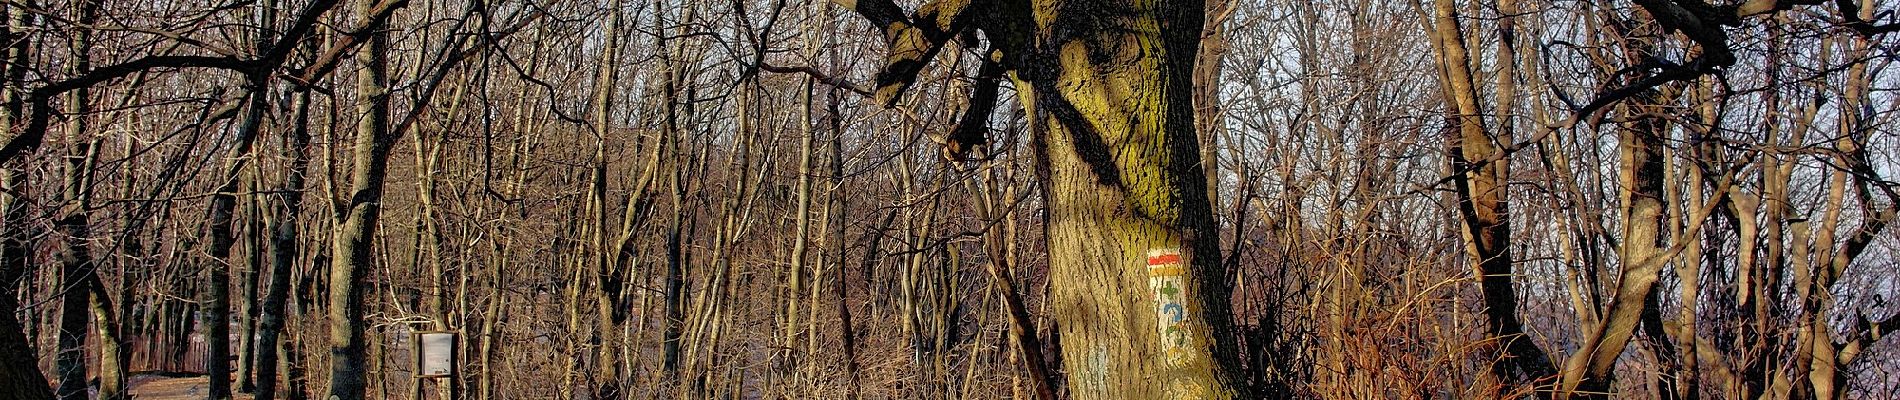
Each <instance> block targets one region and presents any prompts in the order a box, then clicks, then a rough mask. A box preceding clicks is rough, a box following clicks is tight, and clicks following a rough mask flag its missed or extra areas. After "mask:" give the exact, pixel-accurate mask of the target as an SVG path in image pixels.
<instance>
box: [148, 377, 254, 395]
mask: <svg viewBox="0 0 1900 400" xmlns="http://www.w3.org/2000/svg"><path fill="white" fill-rule="evenodd" d="M127 381H128V382H126V383H127V385H128V386H131V387H132V398H134V399H138V400H187V399H190V400H197V399H203V398H205V390H206V389H207V388H209V387H210V381H209V380H206V379H205V377H204V376H202V375H200V376H188V377H173V376H164V375H155V374H139V375H134V376H132V378H131V379H128V380H127ZM232 398H233V400H250V399H251V395H248V394H243V393H234V394H232Z"/></svg>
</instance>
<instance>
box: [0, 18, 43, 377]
mask: <svg viewBox="0 0 1900 400" xmlns="http://www.w3.org/2000/svg"><path fill="white" fill-rule="evenodd" d="M5 10H6V11H5V14H4V15H5V18H6V20H5V21H0V24H4V28H5V29H6V31H5V32H4V34H0V38H4V39H6V43H10V45H8V46H6V47H5V54H4V56H5V59H6V61H7V62H4V63H0V79H5V83H6V84H5V85H0V107H4V108H3V109H0V126H4V127H11V126H13V125H14V124H15V123H16V122H18V121H19V118H18V117H19V116H20V111H21V105H22V104H21V100H20V99H21V93H20V91H19V90H18V89H16V88H19V87H20V85H18V82H20V81H21V79H22V78H23V77H24V76H25V75H24V74H25V71H24V68H12V66H14V65H26V56H27V52H26V50H27V48H26V47H27V43H28V41H27V40H26V37H25V34H24V32H25V31H26V29H27V27H28V25H30V24H31V22H32V20H31V18H32V17H31V16H32V15H33V14H31V13H28V12H27V11H26V10H25V7H23V6H20V5H6V6H5ZM5 164H6V163H0V387H7V388H12V390H0V400H51V399H53V390H52V388H51V387H49V386H47V385H46V378H45V376H44V375H41V373H40V364H39V361H38V358H39V357H38V356H37V354H38V353H36V352H35V351H34V350H33V343H32V342H31V341H30V340H29V339H28V337H29V336H27V335H26V332H25V331H24V330H23V328H24V327H23V326H22V324H21V321H20V319H19V315H20V313H18V312H17V311H18V310H19V309H20V302H19V297H18V295H19V293H18V291H17V289H18V288H19V287H20V285H19V282H20V280H21V278H24V277H25V276H26V275H27V270H28V269H29V268H32V265H31V264H30V263H29V260H30V257H32V255H31V247H30V246H29V241H28V240H29V239H28V238H29V237H30V235H29V234H28V232H27V229H26V226H27V224H26V223H25V221H26V217H27V214H26V213H27V210H26V201H27V200H26V196H27V195H28V193H29V191H28V190H27V189H28V187H27V182H26V171H25V170H23V169H17V168H12V167H9V166H7V165H5ZM28 315H31V314H28Z"/></svg>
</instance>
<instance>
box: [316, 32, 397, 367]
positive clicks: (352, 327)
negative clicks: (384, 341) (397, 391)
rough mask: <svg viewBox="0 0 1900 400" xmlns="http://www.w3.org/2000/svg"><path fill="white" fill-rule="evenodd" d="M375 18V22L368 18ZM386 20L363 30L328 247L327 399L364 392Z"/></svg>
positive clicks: (383, 159)
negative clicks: (345, 187) (343, 173)
mask: <svg viewBox="0 0 1900 400" xmlns="http://www.w3.org/2000/svg"><path fill="white" fill-rule="evenodd" d="M376 5H377V1H376V0H363V1H360V2H358V3H357V4H356V11H357V13H359V14H361V15H372V10H373V9H374V8H375V7H376ZM372 18H375V17H372ZM388 22H389V21H388V18H387V15H384V16H383V17H382V18H376V19H375V20H373V21H371V22H370V23H369V24H367V25H366V26H367V27H368V32H370V33H368V35H370V38H369V46H367V47H366V48H365V49H363V53H362V54H363V56H364V57H362V63H363V64H364V68H363V70H362V71H361V72H359V73H358V75H357V79H356V90H357V93H356V96H357V99H359V100H358V102H357V105H356V106H357V111H358V112H360V113H362V115H361V116H360V119H359V120H358V122H357V125H356V149H355V151H354V154H355V156H354V161H353V162H352V164H353V166H352V168H351V170H350V188H349V190H350V192H349V193H350V195H349V197H348V198H347V200H346V201H347V202H348V203H346V204H344V205H343V206H344V207H345V209H344V211H343V212H344V213H345V214H344V217H343V219H342V220H341V221H339V224H338V226H337V227H336V232H335V237H334V238H333V239H332V242H331V247H330V277H329V281H330V282H329V283H330V294H329V307H328V311H329V319H330V352H331V357H330V396H329V397H330V398H332V399H334V400H362V399H363V397H364V394H365V392H366V391H367V389H368V380H367V379H366V378H367V374H366V368H367V364H366V361H367V359H366V357H365V352H364V350H365V346H364V345H365V343H364V342H365V340H366V338H365V335H364V332H363V330H364V328H365V326H366V325H367V323H366V322H365V321H364V320H363V318H364V314H363V303H364V302H366V301H368V299H367V298H365V297H364V292H365V290H364V289H365V285H367V284H368V274H369V272H370V267H371V265H372V262H373V259H372V257H371V256H372V253H371V250H372V249H371V246H372V240H373V239H374V237H375V235H374V233H375V230H376V220H377V217H378V216H379V215H380V213H381V208H382V197H383V177H384V175H386V171H387V170H388V168H389V151H390V147H391V146H393V145H394V143H393V142H395V139H396V136H395V135H394V134H393V133H392V132H391V131H390V125H389V101H390V97H389V96H390V92H389V35H388V33H387V32H386V31H385V29H386V26H387V25H388Z"/></svg>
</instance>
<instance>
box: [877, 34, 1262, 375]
mask: <svg viewBox="0 0 1900 400" xmlns="http://www.w3.org/2000/svg"><path fill="white" fill-rule="evenodd" d="M840 3H842V4H845V5H848V6H850V7H851V8H853V9H854V10H856V11H858V13H859V14H861V15H863V16H864V17H865V18H867V19H869V20H871V22H872V23H873V25H874V26H876V27H878V28H879V29H880V30H881V31H882V33H883V36H884V39H885V41H886V44H887V45H889V46H890V48H889V49H888V50H887V51H888V53H887V58H886V59H885V61H884V69H883V70H882V71H880V72H879V74H878V82H877V84H878V87H877V90H876V93H875V95H876V96H877V98H878V102H879V103H882V104H885V105H890V104H894V103H895V102H896V101H897V100H898V96H899V95H901V94H902V92H903V91H904V89H905V88H907V87H909V86H910V84H911V83H912V82H915V81H916V79H917V72H918V71H920V70H921V69H922V68H923V66H924V65H925V64H926V63H928V62H929V61H930V60H931V59H932V58H934V55H935V54H936V53H937V51H938V50H940V49H941V48H942V47H944V45H945V43H946V42H948V41H949V39H950V38H951V37H953V36H955V35H958V34H962V33H965V32H967V31H969V30H972V29H977V30H982V31H984V32H985V33H986V34H987V35H986V36H987V37H988V38H989V39H990V40H991V41H992V42H993V43H992V46H994V47H995V48H996V49H998V50H1000V51H1001V54H1000V57H999V59H998V61H999V62H1001V63H1002V65H1003V66H1004V67H1006V68H1008V69H1011V70H1014V73H1013V74H1012V75H1011V78H1012V79H1013V80H1014V81H1015V82H1016V84H1015V86H1016V89H1017V95H1018V97H1019V103H1020V104H1023V106H1024V108H1025V109H1026V111H1029V112H1028V113H1027V114H1028V115H1030V118H1031V121H1030V124H1031V126H1032V127H1033V131H1034V135H1033V136H1034V137H1033V138H1032V147H1033V148H1034V149H1035V151H1036V154H1037V159H1038V162H1039V165H1038V167H1039V171H1038V172H1039V180H1040V181H1041V183H1042V187H1043V188H1045V189H1044V193H1043V194H1044V198H1045V202H1044V204H1045V205H1046V206H1047V207H1048V212H1047V222H1046V225H1045V227H1046V229H1047V230H1046V232H1045V233H1046V235H1047V238H1048V246H1049V249H1050V254H1049V263H1050V270H1049V277H1050V281H1051V283H1050V295H1049V299H1048V301H1049V303H1050V306H1051V308H1052V311H1051V312H1052V313H1053V316H1054V318H1055V319H1056V321H1057V325H1058V327H1057V330H1058V331H1059V334H1060V337H1061V338H1062V345H1061V348H1062V356H1063V357H1062V358H1063V365H1064V366H1065V367H1066V368H1065V369H1066V372H1067V373H1068V374H1069V382H1070V383H1071V384H1072V387H1071V388H1070V389H1071V392H1072V394H1073V395H1075V396H1076V397H1077V398H1230V397H1237V396H1238V397H1247V393H1246V392H1247V391H1246V388H1245V387H1243V386H1242V385H1243V384H1242V383H1241V382H1242V381H1241V379H1240V378H1239V377H1240V362H1239V357H1238V354H1239V351H1238V348H1237V347H1236V341H1235V336H1234V335H1233V330H1234V327H1233V323H1232V315H1231V313H1230V306H1229V301H1230V299H1229V296H1228V294H1229V293H1230V291H1231V287H1230V282H1227V281H1226V279H1227V274H1225V273H1224V272H1223V271H1222V270H1221V267H1222V264H1221V263H1220V254H1219V251H1220V249H1219V247H1220V243H1219V238H1218V237H1217V236H1216V221H1215V220H1214V214H1213V209H1212V206H1211V204H1210V203H1209V199H1208V190H1207V184H1208V181H1207V174H1206V170H1205V169H1203V165H1202V160H1201V151H1200V146H1199V141H1198V140H1197V135H1196V133H1195V132H1196V130H1195V121H1194V114H1195V112H1194V99H1193V95H1194V90H1193V75H1194V66H1195V63H1194V60H1195V56H1196V54H1198V48H1199V44H1200V33H1201V32H1202V27H1203V19H1204V17H1205V15H1203V14H1204V12H1205V10H1204V9H1203V4H1202V2H1200V1H1196V0H1184V1H1113V0H1037V1H984V0H939V1H934V2H930V3H927V4H925V5H923V6H922V7H920V8H919V9H918V11H917V13H916V14H915V15H914V16H912V17H908V18H907V17H906V16H904V15H903V13H902V11H901V10H900V9H899V8H897V6H896V5H895V4H892V3H891V2H889V1H881V0H861V1H840ZM983 92H985V91H978V95H979V96H982V95H984V94H987V93H983ZM969 104H971V105H972V106H973V108H975V107H980V106H982V105H986V104H993V103H991V102H988V101H987V99H982V98H980V97H979V98H978V99H973V101H972V102H970V103H969ZM987 112H988V110H984V109H973V110H970V111H969V112H968V113H966V114H968V115H978V116H981V115H986V113H987ZM985 122H987V121H985V119H982V118H977V119H974V120H968V119H966V123H975V124H982V123H985ZM958 131H959V133H961V134H957V135H956V136H955V137H953V138H952V140H951V141H950V143H949V144H950V145H951V147H952V148H951V149H950V150H951V153H952V154H953V155H958V154H961V153H962V152H963V151H965V150H967V149H968V147H966V146H967V145H969V144H980V143H982V141H981V140H974V141H971V140H966V139H970V138H966V137H964V135H967V134H969V133H970V132H979V133H980V132H983V131H987V129H986V128H983V127H982V126H980V125H979V126H959V129H958ZM978 139H980V138H978Z"/></svg>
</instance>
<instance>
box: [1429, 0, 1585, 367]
mask: <svg viewBox="0 0 1900 400" xmlns="http://www.w3.org/2000/svg"><path fill="white" fill-rule="evenodd" d="M1501 6H1503V7H1515V5H1514V2H1509V1H1504V2H1502V4H1501ZM1432 10H1433V16H1434V18H1433V21H1432V23H1433V29H1434V36H1435V37H1434V40H1435V41H1436V43H1435V45H1434V46H1433V48H1435V49H1437V50H1438V53H1439V65H1440V68H1441V70H1440V73H1441V77H1442V78H1443V79H1444V81H1445V84H1444V85H1443V87H1444V89H1445V97H1446V102H1447V103H1449V104H1448V106H1449V107H1450V109H1451V111H1452V112H1451V114H1452V115H1453V116H1454V118H1455V123H1456V126H1457V128H1458V134H1457V135H1456V136H1453V137H1452V138H1451V140H1450V143H1448V145H1449V147H1451V150H1452V151H1451V158H1452V170H1453V171H1454V173H1455V175H1454V177H1453V184H1454V185H1455V186H1456V190H1457V195H1458V204H1459V207H1458V210H1459V216H1460V220H1461V226H1462V227H1463V229H1462V231H1461V233H1462V234H1463V236H1464V239H1465V256H1466V257H1468V258H1469V259H1470V260H1471V263H1472V267H1473V269H1474V271H1473V273H1474V275H1475V276H1476V277H1477V280H1478V285H1479V291H1480V292H1481V293H1482V295H1483V299H1484V313H1485V319H1486V322H1487V334H1488V335H1489V336H1490V337H1492V338H1495V340H1498V341H1499V343H1498V344H1496V346H1497V347H1495V348H1493V350H1491V351H1493V352H1494V355H1490V356H1486V358H1490V359H1498V360H1500V361H1498V362H1496V363H1494V364H1492V366H1491V374H1492V376H1494V377H1495V378H1496V379H1498V381H1499V383H1501V384H1504V385H1507V386H1508V387H1516V386H1520V385H1524V384H1527V383H1530V382H1534V381H1536V380H1538V379H1542V378H1544V377H1548V376H1552V375H1555V374H1556V371H1555V369H1554V368H1553V367H1552V366H1551V364H1550V360H1549V358H1548V356H1546V355H1545V353H1544V351H1543V349H1541V348H1539V347H1538V346H1537V344H1536V343H1534V342H1532V341H1531V339H1530V337H1528V336H1525V335H1524V327H1523V322H1522V321H1520V320H1519V319H1518V317H1517V295H1516V285H1515V283H1514V282H1513V280H1514V279H1513V277H1514V276H1515V275H1514V274H1513V272H1512V265H1513V261H1512V260H1513V258H1512V255H1511V222H1510V210H1509V208H1508V206H1507V205H1508V204H1509V203H1508V198H1507V194H1508V193H1507V188H1506V187H1505V183H1506V180H1507V179H1509V174H1510V160H1509V157H1508V156H1506V155H1504V154H1501V151H1500V149H1499V148H1498V147H1497V146H1498V143H1500V142H1509V141H1510V140H1511V138H1510V137H1509V136H1502V137H1497V138H1493V137H1492V133H1491V132H1488V131H1487V130H1486V129H1485V127H1484V121H1483V117H1482V116H1483V115H1484V112H1483V111H1482V110H1480V109H1479V105H1478V100H1479V99H1478V92H1477V88H1476V85H1475V83H1474V82H1473V79H1472V76H1471V67H1470V61H1469V60H1470V57H1469V55H1468V54H1469V52H1468V51H1467V50H1466V47H1465V39H1464V31H1463V29H1462V28H1460V27H1459V21H1458V18H1459V16H1458V9H1457V5H1456V4H1455V3H1454V2H1453V1H1452V0H1436V1H1434V2H1433V8H1432ZM1500 29H1501V30H1505V31H1506V32H1509V30H1510V29H1513V28H1512V25H1510V24H1509V23H1504V24H1503V25H1501V27H1500ZM1507 36H1508V34H1507ZM1507 41H1508V40H1507ZM1499 49H1500V52H1501V53H1502V54H1500V55H1499V56H1500V57H1501V58H1504V59H1506V60H1507V61H1501V63H1502V64H1503V65H1514V63H1515V60H1514V59H1513V58H1514V57H1513V55H1514V54H1515V49H1514V47H1512V46H1510V45H1509V44H1503V43H1501V44H1500V45H1499ZM1508 68H1509V67H1507V69H1505V70H1504V72H1502V73H1510V71H1512V69H1508ZM1512 79H1514V78H1513V77H1511V76H1501V77H1500V78H1499V82H1500V88H1499V90H1500V93H1499V95H1498V97H1499V102H1500V108H1501V109H1502V108H1505V107H1509V106H1510V105H1511V104H1513V100H1511V99H1514V98H1515V96H1516V94H1515V93H1511V90H1512V89H1511V88H1512V87H1514V86H1513V85H1511V84H1508V83H1507V82H1512ZM1501 126H1505V127H1507V128H1505V130H1503V131H1501V132H1499V134H1500V135H1508V134H1510V133H1511V131H1510V130H1509V128H1508V127H1509V126H1512V125H1511V124H1509V123H1504V124H1501Z"/></svg>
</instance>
